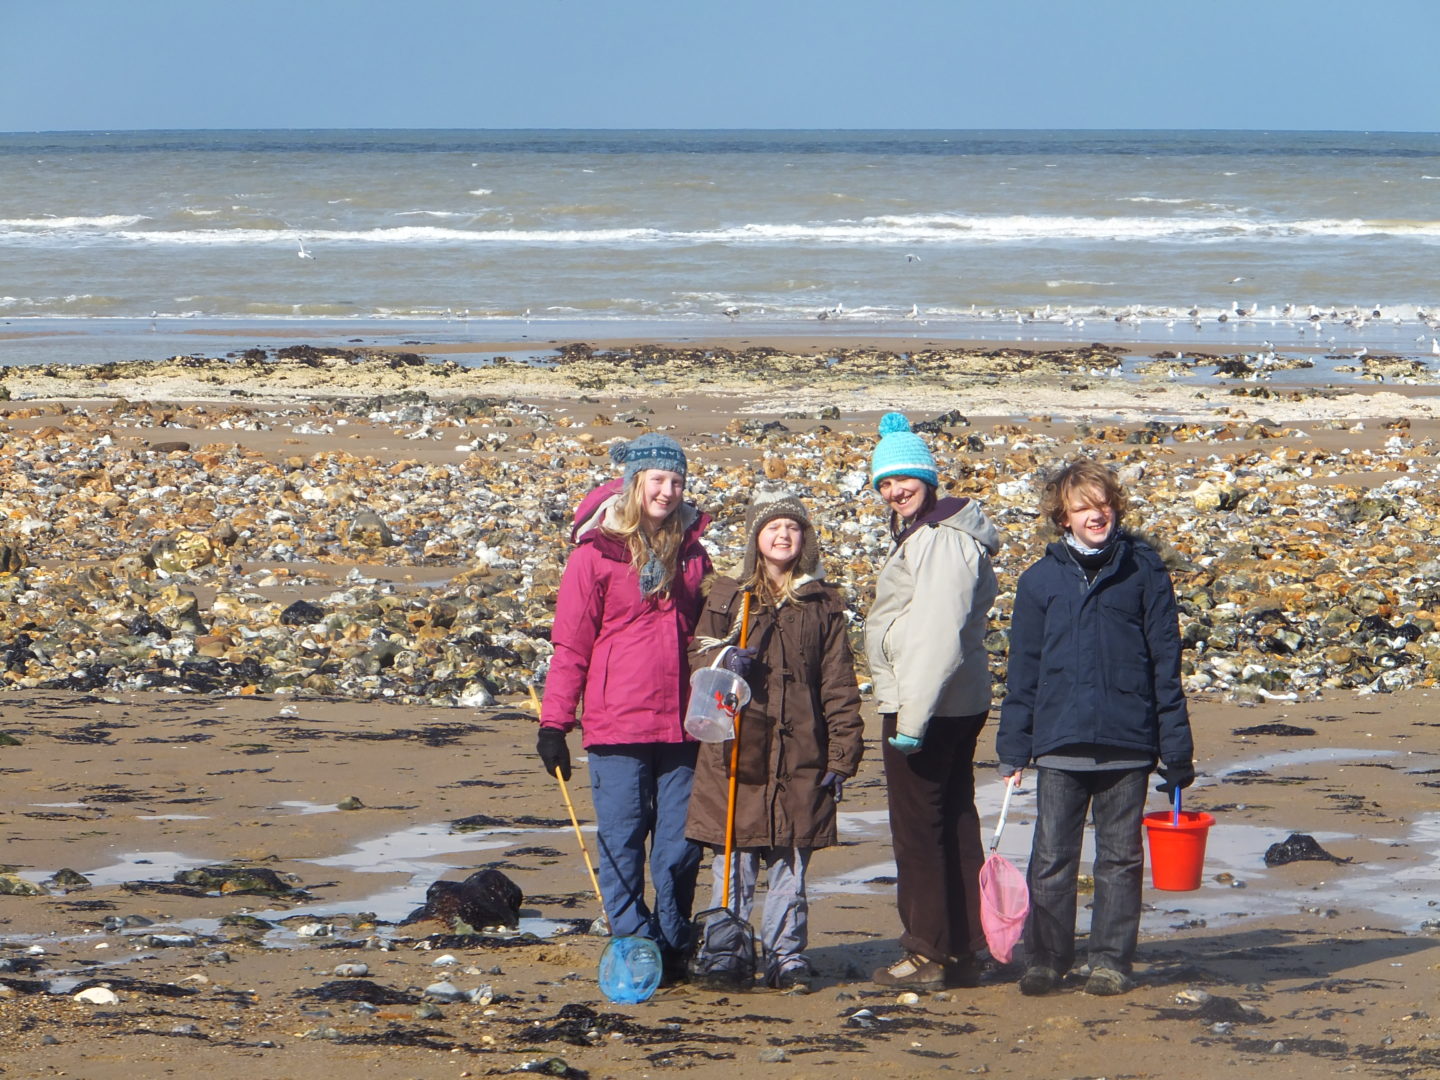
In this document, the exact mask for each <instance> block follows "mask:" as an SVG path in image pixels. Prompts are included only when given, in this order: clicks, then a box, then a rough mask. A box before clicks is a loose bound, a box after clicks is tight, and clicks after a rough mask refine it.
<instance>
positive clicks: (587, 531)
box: [570, 476, 710, 558]
mask: <svg viewBox="0 0 1440 1080" xmlns="http://www.w3.org/2000/svg"><path fill="white" fill-rule="evenodd" d="M623 490H624V481H623V480H622V479H621V478H620V477H618V476H617V477H616V478H615V479H614V480H607V481H606V482H605V483H603V484H601V485H600V486H599V487H597V488H595V489H594V490H593V491H591V492H590V493H589V494H588V495H586V496H585V497H584V498H583V499H581V500H580V505H579V506H577V507H576V508H575V517H574V524H573V525H572V526H571V527H570V540H571V542H572V543H576V544H585V543H598V544H600V545H601V546H603V547H605V548H606V549H607V554H613V552H611V551H610V550H609V549H610V548H611V547H613V548H615V549H616V550H617V551H619V552H620V554H619V555H618V556H617V557H619V558H628V557H629V554H628V552H627V551H626V550H625V545H624V543H623V542H621V541H619V540H617V539H615V538H614V536H613V535H610V534H607V533H606V532H605V531H604V529H603V528H602V526H603V525H605V524H606V523H607V522H613V521H614V514H615V513H616V508H617V507H618V506H619V505H620V496H621V492H622V491H623ZM675 512H676V513H677V514H679V515H680V524H681V525H682V526H684V531H685V535H686V536H691V535H696V536H698V535H699V534H700V533H701V532H703V531H704V530H705V527H706V526H707V525H709V524H710V517H709V515H707V514H702V513H701V512H700V510H699V509H698V508H697V507H696V506H695V504H694V503H689V502H685V503H681V504H680V509H679V510H677V511H675Z"/></svg>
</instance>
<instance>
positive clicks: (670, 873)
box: [588, 743, 700, 958]
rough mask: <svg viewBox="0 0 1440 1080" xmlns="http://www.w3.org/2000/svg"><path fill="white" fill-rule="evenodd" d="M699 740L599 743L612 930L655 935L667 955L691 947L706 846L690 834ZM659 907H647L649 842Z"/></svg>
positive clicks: (593, 767)
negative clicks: (697, 880) (692, 918)
mask: <svg viewBox="0 0 1440 1080" xmlns="http://www.w3.org/2000/svg"><path fill="white" fill-rule="evenodd" d="M698 750H699V744H697V743H632V744H628V745H624V746H592V747H590V748H589V749H588V753H589V755H590V788H591V797H592V798H593V799H594V800H595V826H596V833H597V835H598V837H599V848H600V867H599V877H600V891H601V892H602V893H603V894H604V899H605V914H606V916H607V917H608V918H609V920H610V932H611V933H612V934H614V935H616V936H617V937H618V936H621V935H627V934H639V935H640V936H642V937H648V938H652V939H653V940H654V941H655V942H656V943H657V944H659V946H660V949H661V951H662V952H663V953H665V954H666V955H667V958H678V957H680V956H682V955H683V954H684V953H685V950H686V949H688V948H689V947H690V914H691V909H692V907H693V906H694V903H695V875H696V872H697V871H698V870H699V869H700V845H699V844H696V843H694V842H693V841H691V840H688V839H686V837H685V816H686V813H687V811H688V810H689V807H690V785H691V783H692V782H693V781H694V779H695V755H696V753H697V752H698ZM647 839H648V840H649V841H650V876H651V878H652V879H653V880H654V883H655V907H654V909H653V910H652V909H651V908H650V907H648V906H647V905H646V903H645V842H646V840H647Z"/></svg>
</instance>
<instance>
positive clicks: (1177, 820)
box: [1170, 785, 1180, 829]
mask: <svg viewBox="0 0 1440 1080" xmlns="http://www.w3.org/2000/svg"><path fill="white" fill-rule="evenodd" d="M1170 823H1171V824H1172V825H1174V826H1175V828H1177V829H1178V828H1179V827H1180V788H1179V786H1178V785H1177V786H1176V788H1175V815H1174V817H1173V818H1171V822H1170Z"/></svg>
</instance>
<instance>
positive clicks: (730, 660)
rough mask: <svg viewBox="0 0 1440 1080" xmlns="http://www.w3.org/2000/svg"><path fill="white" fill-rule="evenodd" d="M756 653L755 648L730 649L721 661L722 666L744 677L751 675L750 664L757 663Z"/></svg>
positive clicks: (731, 672)
mask: <svg viewBox="0 0 1440 1080" xmlns="http://www.w3.org/2000/svg"><path fill="white" fill-rule="evenodd" d="M756 655H757V654H756V652H755V650H754V649H730V650H728V651H727V652H726V653H725V659H724V660H722V661H720V666H721V667H723V668H724V669H725V670H726V671H728V672H730V674H732V675H738V676H740V678H742V679H743V678H745V677H746V676H747V675H749V673H750V665H751V664H753V663H755V657H756Z"/></svg>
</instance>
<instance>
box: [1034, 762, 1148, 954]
mask: <svg viewBox="0 0 1440 1080" xmlns="http://www.w3.org/2000/svg"><path fill="white" fill-rule="evenodd" d="M1035 772H1036V783H1035V796H1036V807H1035V839H1034V842H1033V844H1032V846H1031V849H1030V869H1029V872H1028V873H1027V874H1026V880H1027V882H1028V883H1029V886H1030V917H1029V918H1028V919H1027V920H1026V922H1025V951H1026V957H1027V960H1028V962H1029V964H1030V966H1031V967H1048V968H1054V969H1055V970H1056V971H1057V972H1060V973H1061V974H1064V973H1065V972H1066V971H1069V970H1070V968H1071V967H1072V966H1073V965H1074V963H1075V905H1076V897H1075V893H1076V879H1077V877H1078V875H1079V872H1080V845H1081V842H1082V840H1083V839H1084V833H1085V815H1086V811H1087V809H1088V810H1089V812H1090V814H1091V815H1092V816H1093V818H1094V825H1095V903H1094V907H1093V909H1092V911H1091V915H1090V944H1089V961H1090V967H1091V969H1092V970H1093V969H1095V968H1112V969H1114V970H1115V971H1119V972H1121V973H1122V974H1125V975H1129V974H1130V973H1131V970H1132V968H1133V967H1134V964H1135V947H1136V942H1137V941H1138V940H1139V936H1140V892H1141V888H1142V886H1143V883H1144V882H1143V874H1144V869H1145V854H1144V849H1143V846H1142V843H1141V839H1140V819H1141V818H1142V817H1143V816H1144V812H1145V788H1146V785H1147V784H1148V783H1149V777H1150V771H1149V770H1148V769H1109V770H1103V771H1095V772H1081V771H1075V772H1070V771H1067V770H1065V769H1046V768H1039V767H1037V768H1036V770H1035Z"/></svg>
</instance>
